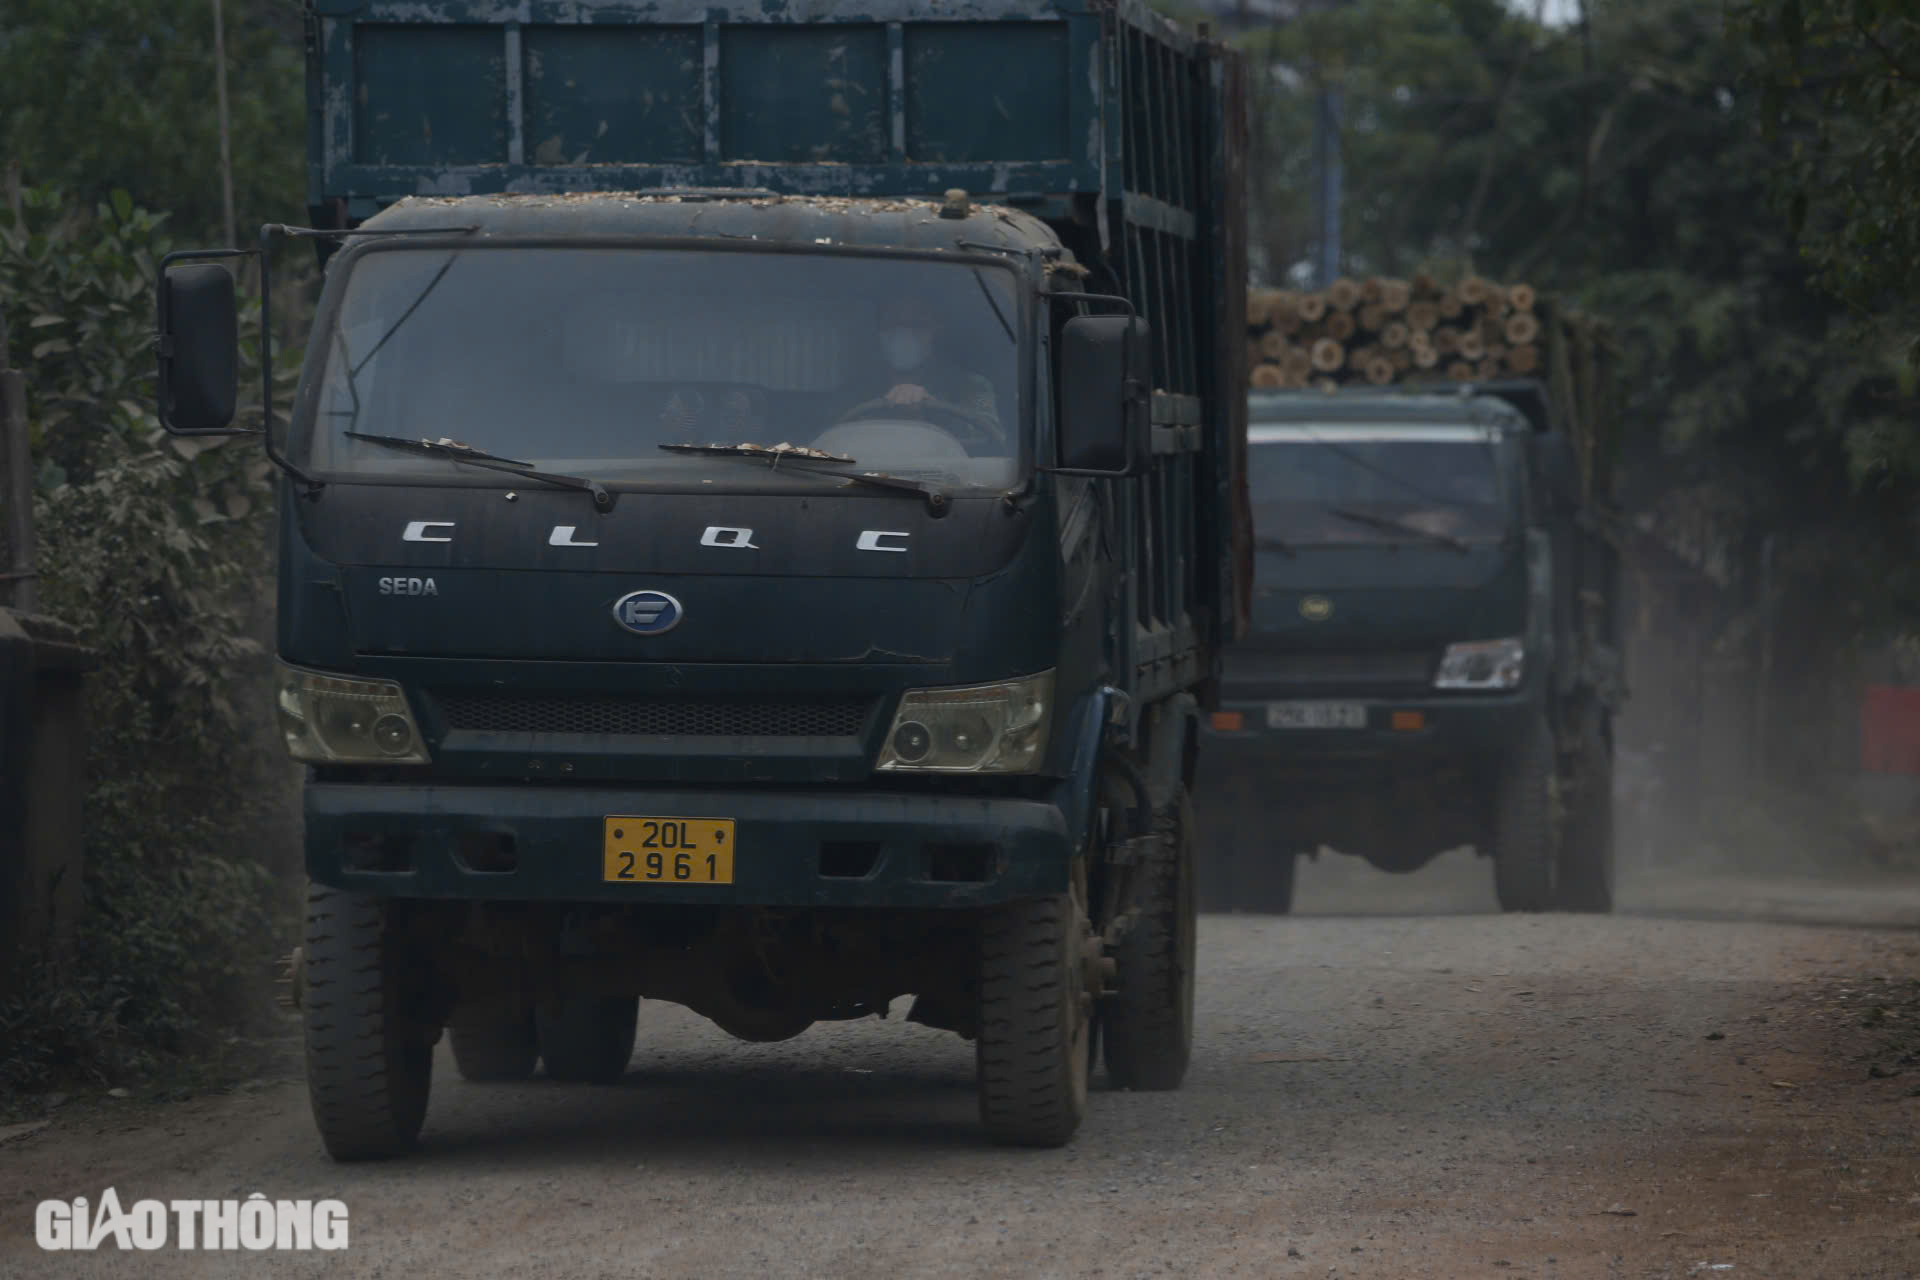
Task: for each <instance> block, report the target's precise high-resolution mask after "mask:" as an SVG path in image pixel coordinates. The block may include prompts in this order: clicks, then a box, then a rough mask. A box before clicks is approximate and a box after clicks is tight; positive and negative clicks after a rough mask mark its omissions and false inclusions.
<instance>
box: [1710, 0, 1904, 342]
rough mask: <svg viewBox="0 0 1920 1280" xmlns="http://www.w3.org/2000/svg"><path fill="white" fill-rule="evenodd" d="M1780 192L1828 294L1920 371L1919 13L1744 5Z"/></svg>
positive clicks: (1840, 3) (1899, 0)
mask: <svg viewBox="0 0 1920 1280" xmlns="http://www.w3.org/2000/svg"><path fill="white" fill-rule="evenodd" d="M1733 14H1734V18H1735V22H1736V26H1737V29H1738V30H1739V32H1740V33H1741V34H1742V35H1743V36H1744V37H1745V38H1746V39H1747V40H1748V41H1749V42H1750V43H1751V45H1752V46H1753V48H1754V49H1755V50H1756V51H1757V53H1758V55H1759V63H1758V65H1757V67H1756V68H1755V74H1754V80H1755V83H1756V84H1757V85H1758V86H1759V89H1760V93H1761V118H1762V121H1763V123H1764V127H1765V129H1766V133H1767V137H1768V139H1769V140H1770V141H1772V142H1774V143H1776V144H1781V145H1782V147H1783V150H1781V149H1776V151H1775V155H1776V158H1777V160H1778V161H1779V163H1778V165H1777V167H1776V169H1775V171H1774V172H1775V189H1776V192H1777V194H1778V197H1779V199H1780V202H1781V204H1782V205H1783V206H1784V208H1785V210H1786V213H1787V216H1788V219H1789V223H1790V225H1791V227H1792V229H1793V231H1794V232H1795V233H1796V234H1797V235H1798V236H1799V237H1800V243H1801V246H1802V248H1803V249H1804V250H1805V252H1806V254H1807V256H1808V258H1809V259H1810V260H1811V261H1812V262H1813V263H1814V265H1815V266H1816V268H1817V269H1818V271H1819V278H1820V281H1821V283H1822V284H1824V285H1825V286H1827V287H1828V288H1830V289H1831V290H1833V291H1834V292H1835V293H1836V294H1837V295H1838V296H1840V297H1841V298H1843V299H1845V300H1846V301H1847V302H1848V303H1850V304H1851V305H1852V306H1853V307H1854V308H1855V309H1856V310H1857V311H1858V312H1859V313H1860V314H1862V315H1863V316H1866V317H1869V318H1871V319H1872V320H1875V321H1877V322H1878V323H1877V327H1878V328H1879V330H1880V331H1881V332H1885V333H1889V334H1894V335H1897V336H1898V337H1900V338H1901V339H1902V340H1904V342H1905V343H1906V345H1907V352H1908V356H1909V358H1910V359H1911V360H1912V361H1913V362H1914V363H1916V364H1920V10H1916V9H1915V7H1914V6H1913V5H1912V4H1911V3H1908V2H1907V0H1740V2H1739V3H1738V4H1736V5H1735V7H1734V9H1733Z"/></svg>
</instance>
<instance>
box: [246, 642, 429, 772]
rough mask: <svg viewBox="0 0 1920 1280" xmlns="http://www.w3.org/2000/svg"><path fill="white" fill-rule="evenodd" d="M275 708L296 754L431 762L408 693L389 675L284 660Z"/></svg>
mask: <svg viewBox="0 0 1920 1280" xmlns="http://www.w3.org/2000/svg"><path fill="white" fill-rule="evenodd" d="M274 711H275V713H276V716H277V718H278V719H279V721H280V732H281V734H282V735H283V736H284V737H285V738H286V740H287V751H288V753H289V754H291V755H292V756H293V758H294V759H295V760H301V761H304V762H306V763H308V764H427V763H429V761H428V758H427V747H426V744H425V743H424V742H422V741H421V740H420V728H419V726H418V725H416V724H415V723H414V722H413V711H412V709H411V708H409V707H408V706H407V696H406V694H404V693H402V692H401V691H400V686H399V685H397V684H394V683H393V682H392V681H391V680H351V679H348V678H347V677H345V676H331V675H327V674H326V673H324V672H320V671H303V670H301V669H300V668H298V667H289V666H285V665H282V666H281V668H280V679H279V689H278V692H277V693H276V695H275V697H274Z"/></svg>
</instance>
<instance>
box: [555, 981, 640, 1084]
mask: <svg viewBox="0 0 1920 1280" xmlns="http://www.w3.org/2000/svg"><path fill="white" fill-rule="evenodd" d="M639 1020H640V1001H639V998H638V997H636V996H579V995H574V996H563V997H561V998H559V999H556V1000H547V1001H542V1002H541V1003H540V1004H539V1005H538V1006H536V1008H535V1011H534V1025H535V1027H536V1029H537V1032H538V1036H539V1043H540V1057H541V1059H542V1061H544V1062H545V1063H546V1064H547V1078H548V1079H549V1080H557V1081H559V1082H561V1083H563V1084H616V1083H618V1082H619V1080H620V1079H621V1077H623V1076H625V1075H626V1074H627V1064H628V1063H629V1062H631V1061H632V1060H633V1042H634V1039H635V1036H636V1033H637V1032H638V1030H639Z"/></svg>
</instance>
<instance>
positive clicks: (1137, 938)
mask: <svg viewBox="0 0 1920 1280" xmlns="http://www.w3.org/2000/svg"><path fill="white" fill-rule="evenodd" d="M1154 825H1155V831H1154V834H1155V835H1157V836H1158V837H1159V840H1158V842H1157V843H1156V846H1155V852H1154V856H1153V858H1152V860H1151V861H1149V862H1147V863H1145V864H1144V865H1142V866H1140V867H1139V868H1138V869H1137V870H1136V872H1135V880H1134V893H1133V897H1134V900H1133V902H1132V903H1131V904H1130V905H1131V906H1132V907H1133V909H1134V912H1135V915H1134V920H1133V924H1132V926H1131V927H1130V928H1129V929H1128V930H1127V931H1126V933H1125V934H1123V935H1122V936H1121V938H1120V940H1119V942H1118V943H1117V944H1116V945H1115V947H1114V966H1115V970H1116V972H1115V982H1116V985H1117V988H1118V989H1117V990H1116V991H1115V992H1114V994H1113V996H1112V997H1111V998H1110V999H1109V1000H1108V1001H1107V1002H1106V1007H1105V1009H1104V1011H1103V1013H1102V1017H1101V1040H1102V1043H1103V1045H1104V1047H1105V1051H1106V1060H1107V1075H1108V1077H1109V1078H1110V1079H1111V1080H1112V1081H1113V1083H1114V1084H1116V1085H1118V1086H1119V1087H1120V1088H1122V1089H1153V1090H1163V1089H1178V1088H1179V1087H1180V1082H1181V1081H1182V1080H1183V1079H1185V1078H1186V1074H1187V1063H1188V1061H1189V1060H1190V1059H1191V1058H1192V1056H1193V969H1194V956H1195V952H1196V939H1197V937H1198V932H1199V931H1198V927H1197V922H1196V921H1195V918H1194V902H1193V801H1192V798H1191V797H1190V796H1189V795H1188V794H1187V789H1186V787H1184V786H1176V788H1175V791H1174V798H1173V802H1172V803H1171V804H1169V805H1168V806H1167V807H1166V808H1165V809H1164V810H1163V811H1162V812H1161V813H1160V814H1159V815H1158V816H1157V818H1156V821H1155V824H1154Z"/></svg>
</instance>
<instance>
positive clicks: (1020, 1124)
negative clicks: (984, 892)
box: [974, 894, 1093, 1147]
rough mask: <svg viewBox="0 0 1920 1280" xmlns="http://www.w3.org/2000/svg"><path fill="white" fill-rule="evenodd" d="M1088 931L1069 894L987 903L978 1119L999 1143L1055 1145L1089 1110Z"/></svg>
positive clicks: (983, 934)
mask: <svg viewBox="0 0 1920 1280" xmlns="http://www.w3.org/2000/svg"><path fill="white" fill-rule="evenodd" d="M1091 933H1092V930H1091V927H1090V926H1089V925H1088V923H1087V917H1086V912H1085V910H1084V908H1083V907H1082V906H1081V904H1080V901H1079V900H1078V898H1077V897H1076V896H1074V895H1073V894H1062V895H1060V896H1058V897H1053V898H1035V899H1028V900H1025V901H1021V902H1009V903H1006V904H1005V905H1003V906H999V907H995V908H992V909H991V910H990V911H988V912H987V914H986V917H985V919H984V920H983V921H982V923H981V930H980V987H979V1000H980V1014H979V1035H978V1037H977V1038H976V1039H975V1041H974V1062H975V1073H976V1079H977V1084H978V1089H979V1094H980V1120H981V1123H982V1124H983V1125H984V1126H985V1128H986V1131H987V1136H988V1137H989V1138H990V1139H991V1140H992V1141H994V1142H996V1143H998V1144H1000V1145H1002V1146H1020V1147H1058V1146H1063V1145H1065V1144H1066V1142H1067V1141H1068V1139H1070V1138H1072V1137H1073V1135H1074V1132H1075V1130H1077V1129H1079V1127H1080V1121H1081V1119H1082V1118H1083V1117H1084V1116H1085V1115H1086V1110H1087V1074H1088V1066H1089V1062H1090V1059H1091V1058H1092V1053H1091V1052H1090V1049H1091V1036H1092V1032H1093V1017H1092V998H1091V996H1090V995H1089V993H1088V992H1087V990H1086V982H1085V978H1084V971H1085V954H1086V943H1087V940H1088V938H1089V937H1090V936H1091Z"/></svg>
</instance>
